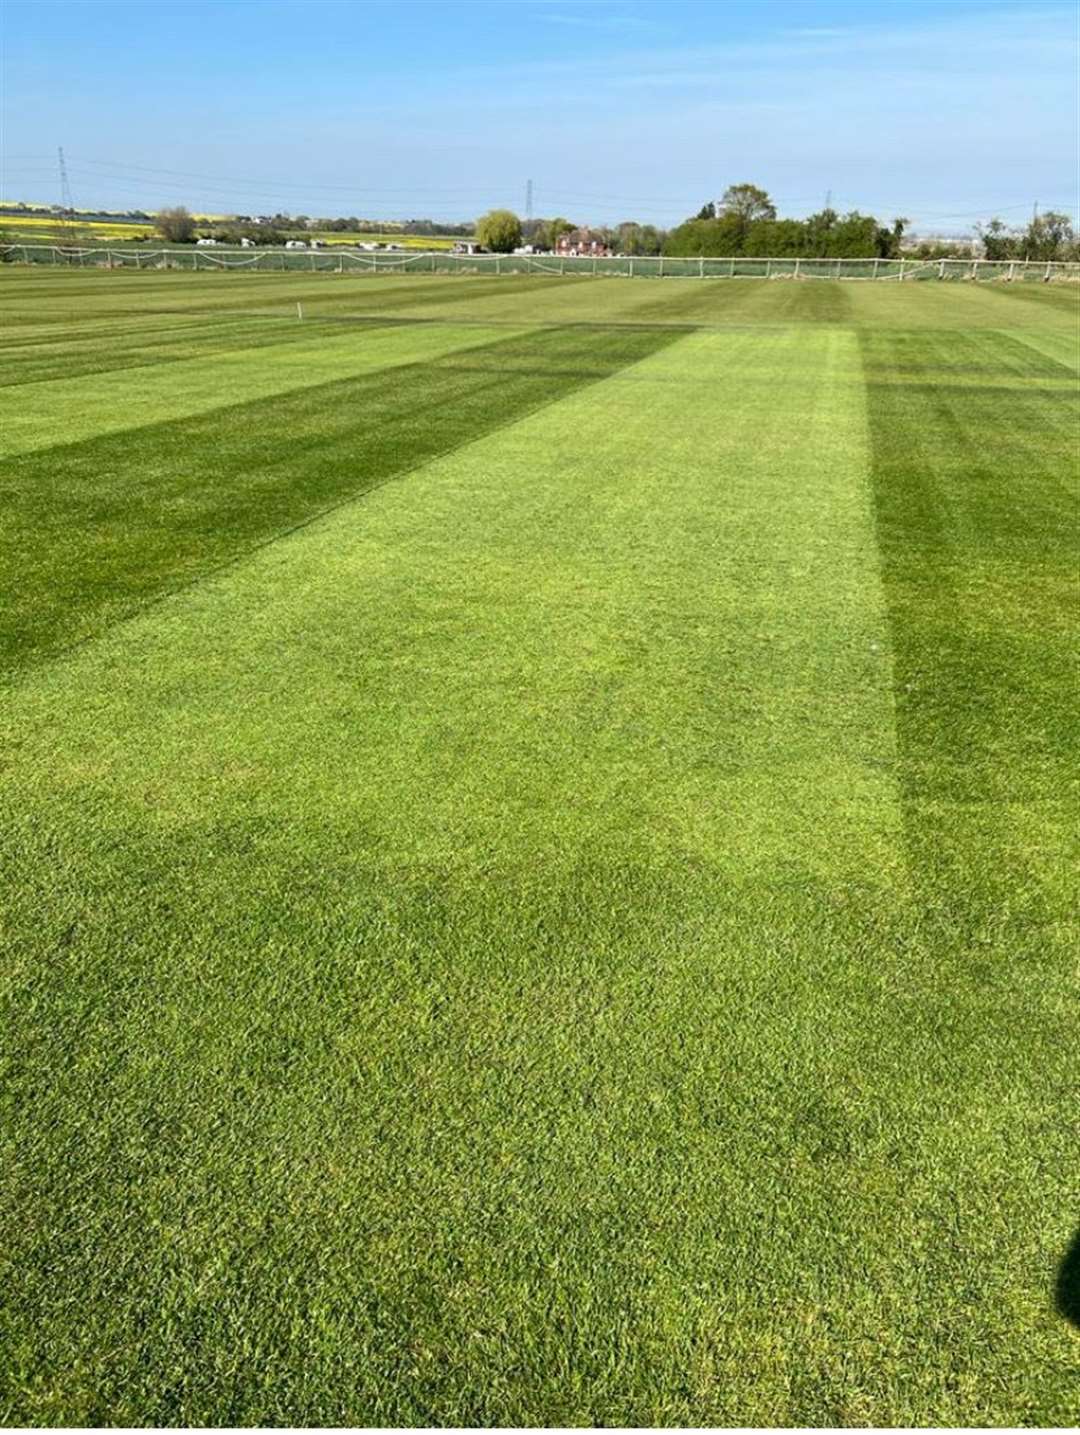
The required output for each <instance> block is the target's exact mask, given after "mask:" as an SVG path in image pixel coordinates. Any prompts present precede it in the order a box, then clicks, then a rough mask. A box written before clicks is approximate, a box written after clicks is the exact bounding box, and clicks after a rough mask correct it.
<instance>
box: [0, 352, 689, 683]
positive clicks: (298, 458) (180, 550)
mask: <svg viewBox="0 0 1080 1435" xmlns="http://www.w3.org/2000/svg"><path fill="white" fill-rule="evenodd" d="M473 337H474V338H475V336H473ZM671 337H672V336H671V335H669V334H664V333H662V332H656V331H652V332H634V333H630V334H620V335H618V336H616V337H610V336H609V337H605V338H603V339H601V340H598V339H597V337H596V336H595V335H589V334H579V333H562V332H560V331H558V330H548V331H545V332H544V333H541V334H537V335H531V336H526V337H521V338H509V339H505V338H504V339H500V340H499V341H497V342H495V343H490V344H484V345H479V346H475V345H474V346H473V347H472V348H471V349H469V350H466V351H462V352H460V353H458V354H456V355H450V356H444V357H441V358H434V359H432V360H430V361H429V362H424V363H411V364H407V365H398V366H396V367H393V368H391V369H382V370H380V371H377V372H375V373H373V374H368V375H363V376H360V377H355V378H348V379H342V380H338V381H335V382H333V383H329V384H327V383H323V384H320V385H318V386H317V387H314V388H306V389H300V388H295V387H294V388H293V389H291V390H290V391H289V392H286V393H282V394H275V395H274V397H273V398H264V399H260V400H257V401H254V402H250V403H245V404H234V405H231V406H230V407H227V408H217V409H214V410H213V411H211V412H209V413H203V414H199V415H196V416H194V417H190V418H186V419H182V420H176V421H173V422H170V423H161V424H155V425H147V426H144V427H142V428H138V429H135V430H132V431H124V432H121V433H119V434H112V435H107V436H103V437H99V438H95V439H90V440H87V441H84V442H82V443H74V444H66V445H64V446H63V447H59V448H51V449H47V450H45V451H44V452H39V453H30V454H24V455H22V456H20V457H16V458H12V459H9V460H7V462H6V463H5V464H4V465H3V469H2V472H0V492H2V494H3V497H4V501H5V504H6V507H7V515H6V516H7V523H6V525H5V528H4V532H3V535H2V537H0V555H2V558H3V561H4V563H5V566H6V571H7V575H8V580H9V587H8V601H7V603H6V605H5V610H4V613H3V616H2V619H0V664H2V666H3V667H5V668H7V669H9V670H10V669H12V668H17V667H18V666H20V665H21V664H23V663H25V662H27V661H29V660H31V659H33V658H34V657H37V656H40V655H41V654H42V653H45V652H48V651H51V650H55V649H56V648H58V647H62V646H64V645H66V644H69V643H71V642H77V641H80V640H82V639H84V638H86V637H89V636H92V635H93V634H94V633H97V632H100V631H101V630H102V628H103V627H104V626H107V625H108V624H109V623H110V622H115V621H116V620H118V619H119V618H122V617H125V616H127V615H128V614H130V613H131V612H133V611H134V610H135V609H136V608H137V607H138V606H139V605H140V604H142V603H145V602H146V601H148V600H149V599H151V598H153V597H155V596H157V595H159V594H160V593H162V592H165V591H169V590H172V589H174V588H175V587H177V586H178V585H181V584H183V583H188V582H191V581H193V580H194V579H196V578H198V577H199V576H200V575H202V574H205V573H207V572H210V571H212V570H213V569H215V568H217V567H219V566H220V565H221V564H222V563H224V562H227V561H229V560H230V559H232V558H234V557H236V556H238V555H239V554H241V553H243V552H245V551H247V550H248V549H250V548H251V547H253V546H254V545H256V544H258V543H261V542H264V541H265V540H266V539H267V538H268V537H270V536H272V535H273V534H275V533H278V532H281V531H284V530H287V529H289V528H292V527H294V526H295V525H296V524H298V523H302V522H304V521H306V520H307V519H309V518H310V517H311V516H312V515H313V514H315V513H318V512H320V511H322V510H324V509H326V508H328V507H331V506H333V505H334V504H336V503H340V502H341V501H343V500H344V499H347V498H349V497H351V496H354V495H356V494H358V493H361V492H363V491H364V490H365V489H368V488H370V487H372V486H373V485H375V484H377V483H380V482H383V481H385V480H386V479H387V478H390V477H392V476H393V475H394V474H398V473H403V472H406V471H408V470H409V469H411V468H413V467H415V466H416V465H417V464H418V463H421V462H423V461H425V460H427V459H430V458H431V457H433V456H434V455H435V454H437V453H443V452H446V451H447V450H448V449H451V448H455V447H457V446H459V445H461V444H465V443H468V442H470V441H471V440H472V439H474V438H476V437H477V436H478V435H479V434H481V433H484V432H486V431H487V430H489V429H492V428H496V427H498V426H500V425H501V424H505V423H507V422H510V421H512V420H513V419H514V418H516V417H518V416H519V415H521V414H523V413H526V412H528V411H529V410H530V409H532V408H535V407H537V406H538V405H541V404H544V403H549V402H551V401H552V400H553V399H555V398H558V397H559V396H560V395H563V394H566V393H568V392H570V391H571V390H572V389H573V388H575V387H577V386H579V385H581V384H587V383H592V382H595V381H596V380H598V379H601V378H603V377H605V376H606V375H608V374H610V373H612V372H614V371H615V370H616V369H618V368H619V367H620V366H622V365H625V364H629V363H633V362H634V361H635V360H637V359H639V358H641V357H643V356H644V355H646V354H648V353H651V352H653V351H655V350H656V349H657V348H659V347H661V346H662V345H664V344H666V343H669V342H670V341H671ZM430 342H432V343H433V344H434V345H436V346H437V345H439V344H443V343H445V338H444V336H442V335H441V334H440V333H438V332H432V333H431V334H430ZM345 354H346V362H348V355H347V349H346V351H345ZM54 390H55V386H52V387H51V388H50V393H52V392H54ZM79 391H80V388H79V386H78V385H76V386H75V388H74V393H75V394H76V395H77V394H78V393H79ZM204 401H205V400H204Z"/></svg>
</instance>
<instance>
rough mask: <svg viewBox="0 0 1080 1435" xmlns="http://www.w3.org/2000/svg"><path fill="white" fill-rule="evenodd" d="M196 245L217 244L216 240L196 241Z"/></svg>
mask: <svg viewBox="0 0 1080 1435" xmlns="http://www.w3.org/2000/svg"><path fill="white" fill-rule="evenodd" d="M195 243H196V244H216V243H217V240H216V239H196V241H195Z"/></svg>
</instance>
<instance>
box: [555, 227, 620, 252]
mask: <svg viewBox="0 0 1080 1435" xmlns="http://www.w3.org/2000/svg"><path fill="white" fill-rule="evenodd" d="M555 253H556V254H610V253H611V246H610V245H609V244H606V243H605V242H604V240H603V239H601V238H600V236H599V235H598V234H594V233H593V231H592V230H591V229H571V230H568V231H567V233H566V234H560V235H559V242H558V243H557V244H556V246H555Z"/></svg>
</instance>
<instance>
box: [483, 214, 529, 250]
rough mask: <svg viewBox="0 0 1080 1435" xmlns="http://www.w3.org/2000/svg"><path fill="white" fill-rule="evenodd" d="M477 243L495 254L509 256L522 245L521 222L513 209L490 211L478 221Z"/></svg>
mask: <svg viewBox="0 0 1080 1435" xmlns="http://www.w3.org/2000/svg"><path fill="white" fill-rule="evenodd" d="M476 242H477V244H479V245H480V247H481V248H482V249H490V250H491V252H492V253H493V254H509V253H510V252H511V251H512V250H514V249H517V248H518V246H519V245H520V243H521V220H520V219H519V218H518V217H517V215H516V214H515V213H514V211H513V210H512V209H489V210H488V212H487V214H483V215H481V216H480V218H479V219H478V220H477V221H476Z"/></svg>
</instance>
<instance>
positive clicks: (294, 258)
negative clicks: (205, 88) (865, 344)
mask: <svg viewBox="0 0 1080 1435" xmlns="http://www.w3.org/2000/svg"><path fill="white" fill-rule="evenodd" d="M0 260H2V261H3V262H4V263H7V264H12V263H14V264H50V265H60V266H67V267H74V268H81V269H86V268H105V269H155V270H160V269H182V270H194V271H197V272H209V271H212V270H218V271H226V270H240V271H251V270H257V271H259V272H271V273H282V274H284V273H296V272H303V271H307V272H309V273H313V274H316V273H338V274H369V275H377V274H408V273H420V274H490V275H501V274H533V275H537V276H542V275H561V276H563V277H573V276H582V277H584V276H589V275H596V276H597V277H600V276H609V277H611V276H622V277H626V278H633V279H658V278H662V279H691V278H696V279H797V280H802V279H864V280H892V281H894V282H895V281H897V280H903V281H904V282H905V283H907V282H908V281H909V280H930V279H936V280H950V281H954V282H955V281H966V282H969V283H970V282H975V283H980V282H983V281H994V280H997V281H1011V282H1017V283H1036V282H1038V283H1045V282H1050V281H1054V280H1072V281H1074V282H1075V281H1077V280H1080V264H1076V263H1069V264H1066V263H1057V262H1051V263H1045V262H1041V261H1039V262H1036V261H1030V262H1025V261H1023V260H996V261H992V260H988V259H929V260H927V259H904V260H899V259H768V258H765V259H756V258H755V259H745V258H741V259H707V258H704V257H702V258H699V259H692V258H682V257H679V258H674V257H672V258H668V257H666V256H665V257H663V258H660V257H653V256H649V257H644V256H638V255H634V256H633V257H630V256H629V255H595V256H594V255H569V254H568V255H559V254H452V253H448V252H446V251H438V252H432V253H423V252H420V253H405V252H403V253H388V252H386V251H382V250H379V251H367V252H365V251H358V250H350V249H344V248H340V249H336V250H335V249H317V250H313V249H296V250H291V249H228V248H225V247H224V246H221V247H219V246H214V247H210V246H207V247H204V248H200V247H197V246H186V247H184V248H162V249H151V248H149V247H147V248H145V249H140V248H113V247H109V246H106V245H101V244H96V245H59V244H13V245H7V246H2V245H0Z"/></svg>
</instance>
